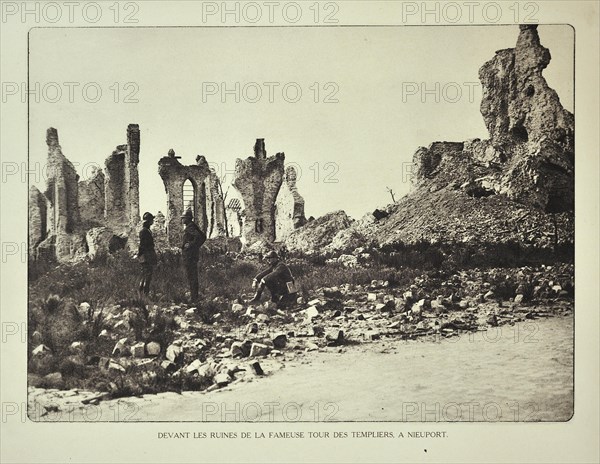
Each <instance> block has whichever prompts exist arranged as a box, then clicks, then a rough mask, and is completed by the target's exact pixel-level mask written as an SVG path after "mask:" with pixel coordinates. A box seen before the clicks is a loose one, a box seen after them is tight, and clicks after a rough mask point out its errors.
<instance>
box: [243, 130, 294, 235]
mask: <svg viewBox="0 0 600 464" xmlns="http://www.w3.org/2000/svg"><path fill="white" fill-rule="evenodd" d="M284 160H285V154H284V153H277V154H276V155H275V156H271V157H268V158H267V152H266V150H265V143H264V139H257V140H256V144H255V145H254V156H253V157H252V156H251V157H248V158H246V159H245V160H241V159H237V160H236V163H235V174H234V180H233V186H234V187H235V188H236V189H237V190H238V191H239V193H240V194H241V196H242V199H243V202H244V214H245V219H244V226H243V233H242V241H243V242H245V244H246V245H247V246H249V245H251V244H253V243H254V242H258V241H259V240H260V241H264V242H273V241H274V240H275V201H276V199H277V195H278V193H279V189H280V187H281V183H282V182H283V172H284V168H283V166H284Z"/></svg>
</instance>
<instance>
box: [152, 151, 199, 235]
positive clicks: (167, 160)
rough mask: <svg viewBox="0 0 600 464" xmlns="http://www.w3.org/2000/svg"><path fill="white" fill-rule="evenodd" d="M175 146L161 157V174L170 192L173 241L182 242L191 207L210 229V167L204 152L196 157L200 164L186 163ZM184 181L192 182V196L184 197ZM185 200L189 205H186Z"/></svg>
mask: <svg viewBox="0 0 600 464" xmlns="http://www.w3.org/2000/svg"><path fill="white" fill-rule="evenodd" d="M180 158H181V157H180V156H175V151H173V149H171V150H169V154H168V155H167V156H163V157H162V158H161V159H160V160H159V161H158V174H159V175H160V177H161V178H162V180H163V183H164V185H165V191H166V193H167V219H166V229H167V237H168V240H169V244H170V245H171V246H179V245H180V244H181V235H182V232H183V226H182V224H181V215H182V214H183V213H184V212H185V211H186V210H187V209H190V210H191V211H192V214H193V215H194V219H195V221H196V223H197V224H198V226H199V227H200V228H201V229H202V230H203V231H205V232H206V230H207V225H208V219H207V214H206V180H207V179H206V178H207V176H208V175H209V174H210V168H209V167H208V163H207V162H206V158H205V157H204V156H197V157H196V164H195V165H189V166H185V165H183V164H181V163H180V162H179V159H180ZM184 184H186V185H188V186H189V190H188V189H186V192H189V196H190V198H185V199H184ZM184 201H185V205H184Z"/></svg>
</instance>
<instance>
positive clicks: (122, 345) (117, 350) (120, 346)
mask: <svg viewBox="0 0 600 464" xmlns="http://www.w3.org/2000/svg"><path fill="white" fill-rule="evenodd" d="M126 343H127V338H121V339H120V340H119V341H118V342H117V343H116V344H115V347H114V348H113V350H112V355H113V356H123V355H124V354H125V351H126V350H127V345H126Z"/></svg>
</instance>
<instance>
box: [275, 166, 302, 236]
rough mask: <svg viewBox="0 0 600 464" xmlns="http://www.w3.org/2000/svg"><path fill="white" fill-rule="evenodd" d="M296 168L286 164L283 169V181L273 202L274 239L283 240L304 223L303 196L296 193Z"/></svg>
mask: <svg viewBox="0 0 600 464" xmlns="http://www.w3.org/2000/svg"><path fill="white" fill-rule="evenodd" d="M297 177H298V176H297V173H296V169H295V168H294V167H293V166H288V167H287V168H286V169H285V177H284V180H285V182H284V183H283V185H282V186H281V189H280V191H279V195H277V201H276V203H275V239H276V240H277V241H282V240H284V239H285V238H286V237H287V236H288V235H289V234H290V233H292V232H293V231H294V230H295V229H297V228H298V227H301V226H303V225H304V224H306V216H305V215H304V198H302V196H301V195H300V194H299V193H298V187H297V186H296V179H297Z"/></svg>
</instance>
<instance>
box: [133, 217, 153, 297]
mask: <svg viewBox="0 0 600 464" xmlns="http://www.w3.org/2000/svg"><path fill="white" fill-rule="evenodd" d="M142 219H143V221H144V222H143V223H142V229H141V230H140V235H139V238H140V246H139V248H138V260H139V262H140V265H141V267H142V277H141V279H140V285H139V291H140V292H142V293H145V294H146V295H147V294H148V293H149V292H150V282H151V281H152V272H153V270H154V266H155V265H156V263H157V262H158V259H157V257H156V251H155V250H154V238H153V237H152V232H151V231H150V226H151V225H152V224H153V223H154V216H153V215H152V214H150V213H144V216H143V217H142Z"/></svg>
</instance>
